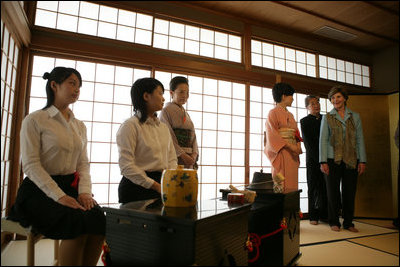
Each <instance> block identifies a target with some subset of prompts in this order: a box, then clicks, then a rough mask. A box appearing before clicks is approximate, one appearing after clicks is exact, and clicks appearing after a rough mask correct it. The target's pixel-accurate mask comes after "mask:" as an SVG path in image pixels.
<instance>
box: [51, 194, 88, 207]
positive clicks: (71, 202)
mask: <svg viewBox="0 0 400 267" xmlns="http://www.w3.org/2000/svg"><path fill="white" fill-rule="evenodd" d="M57 202H58V203H60V204H61V205H64V206H66V207H70V208H73V209H81V210H86V209H85V208H84V207H83V206H82V205H81V204H79V202H78V201H76V199H75V198H73V197H70V196H68V195H65V196H62V197H60V198H59V199H58V201H57Z"/></svg>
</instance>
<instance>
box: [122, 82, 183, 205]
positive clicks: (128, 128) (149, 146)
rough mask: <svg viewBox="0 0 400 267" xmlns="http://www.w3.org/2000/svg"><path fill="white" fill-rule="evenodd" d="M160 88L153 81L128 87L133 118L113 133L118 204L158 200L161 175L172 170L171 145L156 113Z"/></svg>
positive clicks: (161, 102) (161, 101)
mask: <svg viewBox="0 0 400 267" xmlns="http://www.w3.org/2000/svg"><path fill="white" fill-rule="evenodd" d="M163 94H164V86H163V85H162V83H161V82H160V81H158V80H156V79H154V78H142V79H139V80H137V81H136V82H135V83H134V84H133V85H132V88H131V99H132V105H133V110H134V111H135V115H134V116H132V117H131V118H129V119H127V120H126V121H125V122H124V123H123V124H121V126H120V128H119V130H118V132H117V145H118V151H119V167H120V169H121V174H122V175H123V177H122V179H121V182H120V184H119V187H118V196H119V202H120V203H128V202H131V201H138V200H146V199H152V198H161V185H160V182H161V174H162V171H163V170H164V169H171V168H176V166H177V158H176V153H175V148H174V144H173V142H172V138H171V135H170V133H169V129H168V127H167V125H166V124H164V123H163V122H160V120H159V119H158V118H157V114H156V112H157V111H159V110H161V109H162V108H163V105H164V97H163Z"/></svg>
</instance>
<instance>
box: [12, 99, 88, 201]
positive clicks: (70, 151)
mask: <svg viewBox="0 0 400 267" xmlns="http://www.w3.org/2000/svg"><path fill="white" fill-rule="evenodd" d="M69 113H70V119H69V121H68V122H67V121H66V119H65V118H64V116H63V115H62V114H61V112H60V111H59V110H58V109H57V108H56V107H55V106H50V107H49V108H47V109H45V110H38V111H35V112H33V113H31V114H29V115H28V116H26V117H25V119H24V120H23V122H22V127H21V136H20V142H21V153H22V168H23V171H24V173H25V174H26V175H27V176H28V177H29V178H30V179H31V180H32V181H33V182H34V183H35V184H36V185H37V186H38V187H39V188H40V189H41V190H42V191H43V192H44V193H45V194H46V195H47V196H48V197H50V198H52V199H53V200H54V201H58V199H59V198H60V197H62V196H64V195H66V194H65V193H64V191H63V190H62V189H61V188H60V187H59V186H58V185H57V183H56V182H55V181H54V180H53V179H52V178H51V177H50V176H51V175H67V174H73V173H74V172H75V171H77V172H79V176H80V180H79V187H78V188H79V189H78V190H79V194H81V193H89V194H91V193H92V190H91V187H92V184H91V180H90V167H89V161H88V157H87V136H86V126H85V124H84V123H83V122H81V121H80V120H78V119H76V118H75V116H74V114H73V113H72V111H71V110H70V111H69Z"/></svg>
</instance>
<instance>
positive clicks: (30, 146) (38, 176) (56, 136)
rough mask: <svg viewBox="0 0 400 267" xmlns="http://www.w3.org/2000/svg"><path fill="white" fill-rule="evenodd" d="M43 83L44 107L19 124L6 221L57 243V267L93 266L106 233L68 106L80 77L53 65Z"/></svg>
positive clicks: (83, 140) (80, 131)
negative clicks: (15, 184) (18, 158)
mask: <svg viewBox="0 0 400 267" xmlns="http://www.w3.org/2000/svg"><path fill="white" fill-rule="evenodd" d="M43 78H44V79H47V80H48V81H47V85H46V93H47V104H46V106H45V107H44V108H43V109H42V110H38V111H35V112H33V113H31V114H29V115H28V116H26V117H25V119H24V120H23V122H22V127H21V137H20V138H21V140H20V141H21V154H22V167H23V171H24V173H25V174H26V175H27V177H25V179H24V180H23V182H22V184H21V186H20V187H19V190H18V194H17V198H16V201H15V204H14V205H13V206H12V208H11V210H10V214H9V217H8V219H10V220H13V221H18V222H19V223H20V224H21V225H22V226H23V227H28V226H32V229H33V231H36V232H38V233H40V234H42V235H44V236H46V237H48V238H51V239H61V240H62V241H61V244H60V250H59V263H60V265H83V266H87V265H92V266H95V265H96V264H97V262H98V259H99V256H100V252H101V247H102V245H103V242H104V235H105V224H106V221H105V216H104V213H103V212H102V210H101V208H100V207H99V205H97V203H96V201H95V200H94V199H93V197H92V190H91V187H92V184H91V178H90V173H89V170H90V168H89V162H88V158H87V151H86V147H87V146H86V144H87V137H86V127H85V124H83V122H81V121H79V120H78V119H76V118H75V116H74V114H73V113H72V111H71V110H70V109H69V105H70V104H72V103H75V102H76V101H77V100H78V97H79V93H80V87H81V85H82V78H81V75H80V73H79V72H78V71H76V70H75V69H72V68H65V67H56V68H54V69H53V71H52V72H51V73H48V72H46V73H45V74H44V75H43Z"/></svg>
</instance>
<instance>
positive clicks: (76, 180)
mask: <svg viewBox="0 0 400 267" xmlns="http://www.w3.org/2000/svg"><path fill="white" fill-rule="evenodd" d="M71 186H72V187H73V188H75V189H76V190H78V186H79V172H74V180H73V181H72V183H71Z"/></svg>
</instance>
